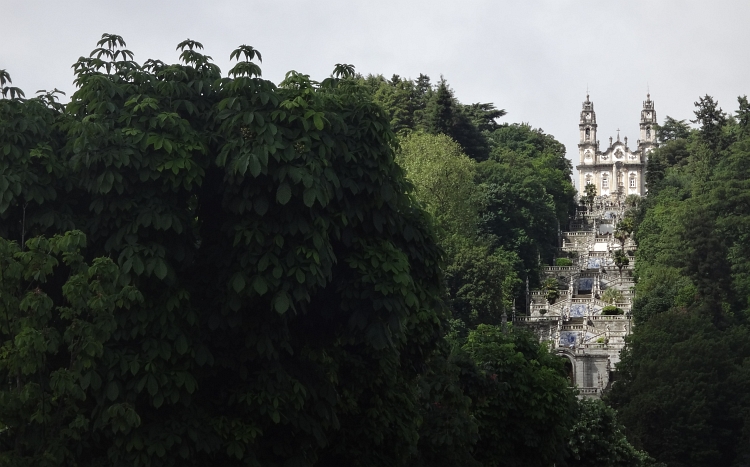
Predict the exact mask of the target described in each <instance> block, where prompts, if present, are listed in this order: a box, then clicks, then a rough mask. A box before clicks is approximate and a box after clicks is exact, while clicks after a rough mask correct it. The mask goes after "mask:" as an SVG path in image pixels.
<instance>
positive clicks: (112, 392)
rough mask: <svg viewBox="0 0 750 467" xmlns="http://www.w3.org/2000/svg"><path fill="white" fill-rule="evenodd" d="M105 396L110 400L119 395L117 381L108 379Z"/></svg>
mask: <svg viewBox="0 0 750 467" xmlns="http://www.w3.org/2000/svg"><path fill="white" fill-rule="evenodd" d="M106 393H107V398H108V399H109V400H111V401H114V400H115V399H117V396H119V395H120V389H119V388H118V387H117V383H116V382H114V381H110V382H109V384H107V391H106Z"/></svg>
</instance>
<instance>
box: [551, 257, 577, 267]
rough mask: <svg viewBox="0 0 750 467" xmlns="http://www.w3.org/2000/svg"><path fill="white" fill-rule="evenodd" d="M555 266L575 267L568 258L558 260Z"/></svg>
mask: <svg viewBox="0 0 750 467" xmlns="http://www.w3.org/2000/svg"><path fill="white" fill-rule="evenodd" d="M555 266H573V261H571V260H570V259H568V258H557V259H556V260H555Z"/></svg>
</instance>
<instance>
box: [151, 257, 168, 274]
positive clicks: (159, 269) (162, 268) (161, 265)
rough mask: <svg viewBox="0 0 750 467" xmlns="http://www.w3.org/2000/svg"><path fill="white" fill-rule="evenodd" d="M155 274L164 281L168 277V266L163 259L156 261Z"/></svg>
mask: <svg viewBox="0 0 750 467" xmlns="http://www.w3.org/2000/svg"><path fill="white" fill-rule="evenodd" d="M154 274H155V275H156V277H158V278H159V279H164V278H165V277H167V264H166V263H165V262H164V260H163V259H161V258H158V259H157V260H156V264H155V265H154Z"/></svg>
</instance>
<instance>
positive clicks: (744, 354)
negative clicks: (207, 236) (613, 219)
mask: <svg viewBox="0 0 750 467" xmlns="http://www.w3.org/2000/svg"><path fill="white" fill-rule="evenodd" d="M739 104H740V106H739V110H738V111H737V112H736V114H735V115H734V116H732V115H727V114H725V113H724V112H723V111H722V110H721V109H720V108H719V107H718V104H717V103H716V102H715V101H714V99H712V98H711V97H710V96H706V97H703V98H701V99H700V100H699V101H698V102H696V111H695V116H696V120H695V121H694V123H697V124H698V128H697V129H695V130H691V129H689V127H688V126H687V125H686V124H685V122H684V121H677V120H675V119H672V118H667V119H666V121H665V123H664V125H663V126H661V127H660V132H659V137H660V140H661V141H662V143H663V145H662V146H661V147H660V148H659V149H658V150H656V151H654V152H653V153H652V155H651V159H650V161H649V172H648V174H649V179H648V184H649V195H648V197H647V198H646V199H645V201H644V202H643V203H640V205H639V206H638V207H637V208H636V209H637V214H636V215H635V217H634V220H635V225H634V226H633V227H634V230H635V238H636V240H637V242H638V245H639V248H638V251H637V254H636V258H637V261H636V265H635V268H636V273H637V276H638V279H639V281H638V284H637V288H636V292H637V298H636V300H635V303H634V307H633V313H634V317H635V320H636V324H637V326H636V327H635V330H634V333H633V335H632V340H631V342H630V346H629V348H628V349H627V350H626V351H625V352H624V353H623V356H622V362H621V363H620V364H619V366H618V370H619V372H620V379H619V380H618V382H617V383H616V384H615V387H614V389H613V392H612V398H611V401H612V403H613V404H614V405H615V406H616V407H617V409H618V411H619V412H620V414H621V419H622V421H623V423H624V424H625V426H626V427H627V431H628V433H629V434H631V435H632V439H633V440H634V441H635V443H636V444H637V445H638V446H641V447H643V448H645V449H646V450H647V451H648V452H649V453H650V454H651V455H653V456H654V457H656V458H657V459H658V460H660V461H663V462H665V463H666V464H667V465H669V466H674V467H682V466H691V467H694V466H713V465H727V466H740V465H747V462H748V459H750V457H748V456H749V455H750V450H749V448H750V442H748V432H750V418H749V417H748V414H750V399H748V397H747V391H746V388H747V384H748V378H750V373H749V372H748V368H750V347H748V344H747V343H748V342H750V339H749V338H750V328H749V327H748V324H749V323H748V318H749V317H750V302H749V300H750V274H749V273H748V271H749V269H748V264H750V252H749V250H748V248H747V245H748V240H750V238H748V235H750V209H749V208H748V206H749V205H748V203H747V197H748V195H749V194H750V185H748V183H749V182H748V179H749V177H750V131H749V130H750V126H748V105H747V100H746V98H744V97H741V98H740V99H739Z"/></svg>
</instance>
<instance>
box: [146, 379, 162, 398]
mask: <svg viewBox="0 0 750 467" xmlns="http://www.w3.org/2000/svg"><path fill="white" fill-rule="evenodd" d="M146 389H148V393H149V394H151V395H152V396H153V395H155V394H156V393H157V392H158V391H159V383H158V382H157V381H156V377H155V376H154V375H148V383H146Z"/></svg>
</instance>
